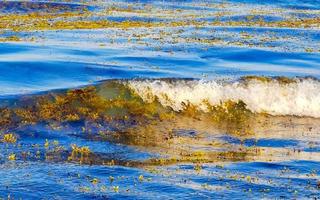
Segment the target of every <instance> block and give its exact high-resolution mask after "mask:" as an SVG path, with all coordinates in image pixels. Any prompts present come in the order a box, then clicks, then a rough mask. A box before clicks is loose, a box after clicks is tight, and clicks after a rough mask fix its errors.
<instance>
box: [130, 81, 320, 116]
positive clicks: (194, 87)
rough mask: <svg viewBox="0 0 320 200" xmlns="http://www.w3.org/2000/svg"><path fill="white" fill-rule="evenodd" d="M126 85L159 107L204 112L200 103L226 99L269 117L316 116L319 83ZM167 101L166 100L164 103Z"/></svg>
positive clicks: (318, 106) (166, 82)
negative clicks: (185, 107)
mask: <svg viewBox="0 0 320 200" xmlns="http://www.w3.org/2000/svg"><path fill="white" fill-rule="evenodd" d="M128 85H129V87H130V88H131V89H133V90H134V91H135V92H136V93H137V94H138V95H140V96H141V97H142V98H143V100H144V101H151V100H152V98H154V97H157V98H158V100H159V101H160V103H161V104H163V105H164V106H170V107H172V109H174V110H176V111H179V110H181V109H183V106H182V103H183V102H184V103H187V102H190V103H192V104H194V105H196V106H198V107H199V109H201V110H203V111H206V106H205V105H204V103H203V101H204V100H207V101H208V102H209V103H210V104H211V105H217V104H219V103H220V102H224V101H227V100H232V101H238V100H242V101H243V102H245V103H246V104H247V107H248V108H249V109H250V110H251V111H253V112H257V113H259V112H266V113H269V114H271V115H296V116H309V117H317V118H318V117H320V82H319V81H318V80H313V79H302V80H298V79H297V80H296V82H294V83H290V84H283V83H279V81H276V80H273V81H271V82H262V81H258V80H251V81H247V82H243V81H238V82H233V83H219V82H216V81H201V80H200V81H195V80H193V81H188V80H175V81H174V80H171V81H167V80H134V81H129V82H128ZM168 99H169V100H168Z"/></svg>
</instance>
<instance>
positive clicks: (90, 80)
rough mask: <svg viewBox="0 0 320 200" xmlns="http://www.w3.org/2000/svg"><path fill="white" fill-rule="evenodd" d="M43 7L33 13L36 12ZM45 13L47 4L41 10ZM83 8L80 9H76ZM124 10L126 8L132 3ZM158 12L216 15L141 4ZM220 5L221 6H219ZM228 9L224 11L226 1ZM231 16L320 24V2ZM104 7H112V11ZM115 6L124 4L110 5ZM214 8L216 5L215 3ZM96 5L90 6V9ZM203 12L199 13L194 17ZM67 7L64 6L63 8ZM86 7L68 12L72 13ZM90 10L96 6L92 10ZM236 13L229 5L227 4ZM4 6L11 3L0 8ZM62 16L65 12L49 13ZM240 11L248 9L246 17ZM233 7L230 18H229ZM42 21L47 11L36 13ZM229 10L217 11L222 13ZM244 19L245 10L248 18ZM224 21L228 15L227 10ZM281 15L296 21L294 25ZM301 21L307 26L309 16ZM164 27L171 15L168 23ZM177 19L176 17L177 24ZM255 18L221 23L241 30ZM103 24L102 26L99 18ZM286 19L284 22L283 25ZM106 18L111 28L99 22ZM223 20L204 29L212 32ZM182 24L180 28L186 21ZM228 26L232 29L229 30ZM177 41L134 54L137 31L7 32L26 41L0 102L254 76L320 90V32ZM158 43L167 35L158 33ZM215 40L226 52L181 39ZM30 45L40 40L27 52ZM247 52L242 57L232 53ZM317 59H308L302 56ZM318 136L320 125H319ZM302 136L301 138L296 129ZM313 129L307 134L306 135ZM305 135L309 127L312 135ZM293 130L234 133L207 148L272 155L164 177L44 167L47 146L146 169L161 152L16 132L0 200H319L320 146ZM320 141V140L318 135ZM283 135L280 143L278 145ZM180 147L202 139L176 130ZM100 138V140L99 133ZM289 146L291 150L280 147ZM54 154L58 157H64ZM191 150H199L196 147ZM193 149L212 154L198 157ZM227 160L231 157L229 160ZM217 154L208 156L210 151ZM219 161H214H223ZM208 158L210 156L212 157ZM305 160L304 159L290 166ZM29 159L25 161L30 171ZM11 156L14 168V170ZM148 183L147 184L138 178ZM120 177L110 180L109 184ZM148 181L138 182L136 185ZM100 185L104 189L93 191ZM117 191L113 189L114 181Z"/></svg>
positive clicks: (63, 162)
mask: <svg viewBox="0 0 320 200" xmlns="http://www.w3.org/2000/svg"><path fill="white" fill-rule="evenodd" d="M34 2H37V1H34ZM39 2H40V1H39ZM73 2H76V1H73ZM131 2H132V1H127V2H126V1H123V2H122V3H124V4H121V5H125V4H126V3H131ZM137 2H139V3H141V2H142V3H146V4H147V5H152V6H154V7H159V8H166V9H169V10H170V9H171V10H172V9H181V10H183V11H188V10H189V11H199V10H200V9H201V10H204V12H207V13H209V12H211V11H214V10H216V9H217V8H214V7H212V8H211V7H208V8H207V7H206V6H202V5H200V3H205V2H202V1H178V3H177V1H168V2H164V1H137ZM219 2H220V1H219ZM221 2H225V1H221ZM227 2H229V3H232V4H234V5H240V4H239V3H243V4H241V6H242V7H247V8H251V7H252V6H253V7H254V8H256V6H258V8H259V6H261V7H266V9H267V8H268V6H270V7H272V8H279V9H284V10H286V9H287V12H288V13H290V12H293V13H295V12H296V13H295V14H296V15H298V14H301V13H299V12H298V11H299V10H308V11H312V13H311V14H310V15H311V16H316V17H318V18H319V17H320V13H319V11H320V1H317V0H313V1H311V0H299V1H298V0H296V1H289V0H281V1H277V0H272V1H253V0H229V1H227ZM107 3H108V2H105V4H107ZM114 3H115V4H116V5H117V3H119V1H114ZM215 3H218V2H215ZM89 4H90V3H89ZM198 4H199V5H198ZM67 5H68V4H67ZM76 5H78V4H72V6H71V7H70V9H71V10H72V9H75V6H76ZM90 5H91V4H90ZM230 5H231V4H230ZM0 6H4V2H0ZM53 6H57V4H53ZM104 6H106V5H98V4H94V3H92V6H89V7H88V8H89V9H90V10H95V9H96V10H100V9H103V7H104ZM242 7H240V8H242ZM228 8H230V7H226V8H222V11H223V9H228ZM39 9H40V10H36V11H43V10H42V9H44V10H46V8H45V7H42V8H39ZM219 9H221V8H219ZM240 10H241V9H240ZM33 11H34V10H32V9H27V10H26V9H25V8H21V6H20V4H17V3H12V4H7V6H6V8H5V9H1V7H0V14H7V13H26V12H27V13H28V12H33ZM220 11H221V10H220ZM62 12H64V10H62ZM288 13H286V14H284V15H285V17H290V14H288ZM304 14H305V13H303V14H301V15H302V16H305V15H304ZM164 15H165V14H164ZM177 15H178V14H177ZM247 15H248V13H246V14H245V13H244V14H243V13H241V14H239V15H238V14H234V15H233V16H231V17H230V16H227V17H225V18H226V19H227V20H230V19H234V20H241V19H243V18H245V16H247ZM91 17H92V19H96V18H95V17H96V16H91ZM282 17H283V16H282ZM282 17H280V16H272V15H271V16H269V15H266V16H264V18H265V20H266V21H277V20H280V19H282ZM98 18H104V16H102V17H101V16H97V19H98ZM107 19H108V20H112V21H123V20H126V19H130V20H135V21H153V22H157V21H166V20H167V21H170V20H174V18H173V19H172V18H169V19H163V18H159V17H155V16H147V17H141V16H133V17H132V16H109V17H107ZM215 19H216V17H205V16H203V17H201V18H199V19H198V20H200V21H201V20H203V21H214V20H215ZM181 20H183V18H182V17H181ZM222 20H224V19H223V18H222ZM179 29H182V30H183V31H184V32H183V34H181V35H179V36H177V38H178V39H180V40H181V41H178V42H170V41H171V39H172V37H174V36H172V35H171V36H168V37H165V39H164V41H162V42H158V40H157V39H155V38H152V37H145V38H144V37H142V39H141V40H142V41H143V42H144V43H139V41H141V40H138V39H132V41H133V42H130V43H129V42H128V35H131V36H132V34H133V33H135V31H136V32H140V33H141V32H144V31H145V32H148V31H146V30H144V29H139V30H127V31H124V30H113V29H98V30H59V31H35V32H32V31H31V32H18V33H15V32H11V31H3V32H1V31H0V36H2V37H7V36H11V35H18V36H19V37H21V38H25V39H26V40H24V41H21V42H1V43H0V70H1V73H0V97H1V99H2V100H1V101H5V100H6V99H10V98H12V97H15V98H20V97H21V96H24V95H27V96H28V95H32V94H37V93H41V92H47V91H51V90H56V89H70V88H77V87H80V86H85V85H91V84H98V83H99V82H100V81H102V80H108V79H134V78H194V79H204V80H215V79H221V78H223V79H231V80H235V79H238V78H240V77H242V76H246V75H258V76H261V75H263V76H286V77H296V76H299V77H306V76H312V77H315V78H320V53H319V52H320V29H319V27H317V28H312V29H304V28H293V29H292V28H259V27H212V26H211V27H201V28H196V27H179V28H169V27H168V28H164V31H168V32H170V31H173V32H174V31H178V30H179ZM153 31H154V33H155V35H156V36H157V34H158V33H159V32H158V31H159V29H156V28H155V30H153ZM242 32H246V33H249V34H251V35H253V36H255V37H254V38H253V39H250V41H246V40H245V39H243V38H241V36H240V33H242ZM271 35H272V37H275V38H277V39H275V40H273V41H268V42H265V43H261V41H260V40H259V39H258V38H264V37H268V36H271ZM195 36H196V37H198V38H202V39H214V38H219V39H221V40H223V41H224V43H223V44H217V45H208V44H205V43H199V42H186V41H185V40H183V39H184V38H192V37H195ZM30 37H35V38H37V39H36V40H35V41H28V40H27V39H28V38H30ZM237 41H243V44H241V45H239V44H237V43H236V42H237ZM310 48H311V49H313V52H308V51H306V49H310ZM312 125H315V126H316V127H318V126H319V124H312ZM298 126H299V127H304V125H303V124H299V125H298ZM306 126H307V125H306ZM305 128H306V129H307V128H308V127H305ZM290 130H291V129H289V128H287V129H286V128H283V127H282V129H279V130H277V131H278V132H273V133H272V134H270V135H267V134H268V133H265V135H262V136H261V135H259V137H258V136H257V137H254V136H252V137H248V138H245V139H243V138H238V137H237V136H232V135H229V134H228V133H226V134H224V133H220V135H218V136H217V135H214V134H213V136H210V133H206V134H208V135H209V136H208V135H207V136H206V137H207V140H208V141H219V142H221V143H224V144H225V146H224V147H221V148H222V149H224V150H227V151H229V150H230V151H231V150H233V148H238V147H239V146H240V147H243V146H244V147H248V148H250V147H253V146H254V147H260V148H264V149H265V150H266V152H268V151H269V149H270V152H271V155H268V156H269V157H268V156H265V157H264V156H261V155H260V157H259V155H258V156H256V157H253V158H251V157H250V158H248V159H247V160H246V159H245V158H244V159H243V160H235V161H232V160H228V161H226V162H223V161H219V162H218V161H217V162H213V163H205V164H203V165H202V169H201V170H200V171H197V170H194V168H195V164H194V163H189V162H185V163H177V164H172V165H168V166H156V167H154V166H153V167H150V168H148V167H135V166H131V167H130V166H124V165H121V164H119V165H117V164H116V165H114V166H108V165H103V164H97V165H95V164H93V165H89V164H79V163H76V162H68V160H67V159H66V158H65V157H64V158H62V159H57V160H50V159H46V157H45V152H46V151H47V149H46V148H45V147H44V144H45V142H46V140H48V141H49V142H50V148H55V147H54V146H55V145H53V143H54V141H58V143H59V145H60V146H63V147H64V148H65V149H66V150H67V151H70V149H71V144H77V145H78V146H88V147H89V148H90V150H91V151H92V152H94V153H96V154H98V155H99V156H101V157H103V158H105V159H107V160H113V159H114V160H120V161H144V160H147V159H150V158H158V157H160V153H159V152H158V151H157V150H158V149H157V148H145V147H141V146H135V145H126V144H125V142H124V143H118V142H113V141H108V140H100V139H96V140H95V139H93V138H92V137H89V136H87V135H86V134H87V133H83V132H81V131H80V126H79V127H77V126H75V127H71V128H70V127H68V128H65V127H64V128H62V129H61V130H52V129H50V128H48V127H46V126H43V125H41V124H39V125H34V126H30V127H24V128H21V127H17V128H16V129H15V130H14V132H15V134H16V135H17V136H18V141H17V143H16V144H6V143H2V142H1V143H0V169H1V170H0V197H2V198H14V199H20V198H21V199H91V198H92V199H124V198H127V199H243V198H246V199H261V198H266V199H302V198H303V199H312V198H320V189H319V187H320V186H319V185H317V184H320V183H319V181H320V177H319V175H320V171H319V169H320V156H319V153H320V137H319V134H320V133H319V132H316V133H314V134H313V135H303V134H302V132H301V135H299V133H300V132H299V133H297V134H298V135H294V136H292V135H291V134H290ZM318 130H319V129H318ZM282 133H284V134H282ZM175 134H176V135H177V136H179V137H183V138H188V137H191V138H196V137H197V136H198V135H197V132H196V131H194V130H183V129H178V130H176V132H175ZM93 135H94V136H96V135H98V133H93ZM281 137H283V138H281ZM57 146H58V145H57ZM191 146H192V145H191ZM192 148H199V149H207V147H199V146H194V147H192ZM229 148H230V149H229ZM209 149H210V148H209ZM215 150H216V149H215ZM215 150H212V151H215ZM296 150H297V151H298V150H299V151H301V152H303V153H305V154H300V156H299V155H296V154H294V155H287V152H289V153H291V152H293V151H294V152H296ZM209 151H211V150H209ZM22 152H24V153H26V152H27V153H28V155H29V158H28V159H24V158H23V156H21V155H22ZM11 153H15V154H16V155H18V156H17V159H16V160H15V161H9V160H8V156H9V155H10V154H11ZM141 176H143V178H141ZM110 177H112V178H110ZM139 177H140V178H139ZM95 179H97V180H98V182H97V183H93V182H94V180H95ZM111 179H114V180H113V181H110V180H111Z"/></svg>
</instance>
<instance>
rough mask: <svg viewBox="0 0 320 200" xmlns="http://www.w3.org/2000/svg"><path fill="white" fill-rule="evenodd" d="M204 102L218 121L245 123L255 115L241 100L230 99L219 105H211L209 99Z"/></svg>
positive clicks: (214, 119) (213, 117)
mask: <svg viewBox="0 0 320 200" xmlns="http://www.w3.org/2000/svg"><path fill="white" fill-rule="evenodd" d="M204 104H205V105H206V106H207V109H208V111H209V113H210V115H211V116H212V119H213V121H215V122H218V123H223V122H226V123H233V124H243V123H245V122H247V121H248V120H249V119H250V118H251V117H252V116H253V115H254V114H253V113H252V112H251V111H250V110H249V109H248V108H247V105H246V104H245V103H244V102H243V101H241V100H240V101H238V102H234V101H231V100H228V101H226V102H220V104H218V105H211V104H210V103H209V102H208V101H204Z"/></svg>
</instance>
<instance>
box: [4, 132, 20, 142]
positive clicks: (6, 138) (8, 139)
mask: <svg viewBox="0 0 320 200" xmlns="http://www.w3.org/2000/svg"><path fill="white" fill-rule="evenodd" d="M2 141H3V142H5V143H16V141H17V138H16V136H15V135H14V134H12V133H7V134H4V136H3V139H2Z"/></svg>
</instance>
